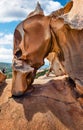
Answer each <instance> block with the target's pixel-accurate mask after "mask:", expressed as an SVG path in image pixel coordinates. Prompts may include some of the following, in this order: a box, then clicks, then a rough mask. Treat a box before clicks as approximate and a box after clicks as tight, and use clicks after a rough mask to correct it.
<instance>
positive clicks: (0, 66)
mask: <svg viewBox="0 0 83 130" xmlns="http://www.w3.org/2000/svg"><path fill="white" fill-rule="evenodd" d="M3 68H5V69H6V72H5V74H6V75H7V78H12V64H10V63H0V70H3ZM47 71H48V69H47V68H46V69H45V68H44V67H42V70H41V69H40V70H39V71H38V72H37V74H36V77H35V78H38V77H40V76H43V75H45V74H46V72H47Z"/></svg>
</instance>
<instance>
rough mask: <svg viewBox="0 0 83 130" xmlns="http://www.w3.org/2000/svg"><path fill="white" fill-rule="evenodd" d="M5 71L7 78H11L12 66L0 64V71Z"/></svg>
mask: <svg viewBox="0 0 83 130" xmlns="http://www.w3.org/2000/svg"><path fill="white" fill-rule="evenodd" d="M4 68H5V69H6V75H7V78H11V77H12V64H11V63H2V62H0V70H3V69H4Z"/></svg>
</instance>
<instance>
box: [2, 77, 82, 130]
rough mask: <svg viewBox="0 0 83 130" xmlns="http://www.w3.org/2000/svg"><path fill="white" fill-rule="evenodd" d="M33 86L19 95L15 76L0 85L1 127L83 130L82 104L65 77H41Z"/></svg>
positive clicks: (16, 129) (15, 129) (30, 129)
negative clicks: (14, 91) (13, 84)
mask: <svg viewBox="0 0 83 130" xmlns="http://www.w3.org/2000/svg"><path fill="white" fill-rule="evenodd" d="M33 87H34V89H33V91H32V93H29V92H28V93H25V95H24V96H21V97H19V98H13V97H11V79H10V80H7V83H6V84H4V86H2V87H1V88H0V130H83V108H82V104H80V103H79V101H78V100H77V99H76V98H75V94H74V93H75V91H74V90H73V89H72V87H70V86H69V84H68V82H67V81H66V80H65V78H64V77H59V78H54V77H50V78H47V77H45V76H44V77H40V78H39V79H37V80H35V82H34V84H33ZM81 102H83V99H82V98H81Z"/></svg>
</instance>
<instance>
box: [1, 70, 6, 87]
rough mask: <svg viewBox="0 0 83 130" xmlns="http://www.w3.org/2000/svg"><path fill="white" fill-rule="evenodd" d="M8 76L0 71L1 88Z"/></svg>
mask: <svg viewBox="0 0 83 130" xmlns="http://www.w3.org/2000/svg"><path fill="white" fill-rule="evenodd" d="M5 79H6V75H5V74H4V73H3V72H2V71H1V70H0V86H1V84H2V83H3V82H4V81H5Z"/></svg>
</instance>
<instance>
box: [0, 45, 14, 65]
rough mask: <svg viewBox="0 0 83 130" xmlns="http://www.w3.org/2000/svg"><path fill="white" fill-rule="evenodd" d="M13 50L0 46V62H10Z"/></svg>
mask: <svg viewBox="0 0 83 130" xmlns="http://www.w3.org/2000/svg"><path fill="white" fill-rule="evenodd" d="M12 57H13V52H12V49H6V48H3V47H0V62H5V63H6V62H7V63H10V62H12Z"/></svg>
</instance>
